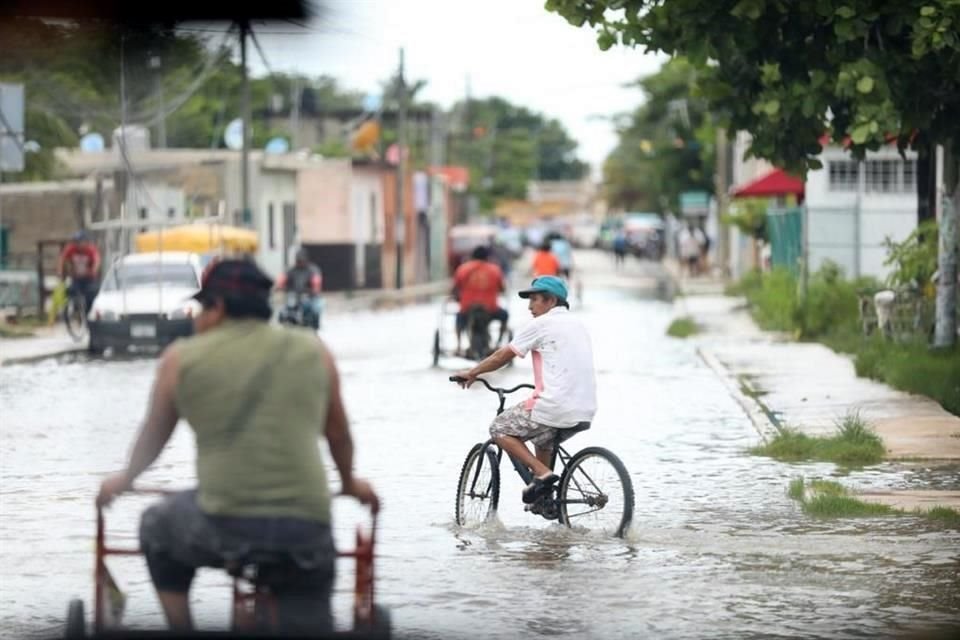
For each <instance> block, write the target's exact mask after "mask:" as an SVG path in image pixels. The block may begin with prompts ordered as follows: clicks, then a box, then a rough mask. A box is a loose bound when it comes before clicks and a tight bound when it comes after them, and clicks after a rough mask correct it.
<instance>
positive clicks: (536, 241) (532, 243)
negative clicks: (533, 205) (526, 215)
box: [523, 223, 550, 247]
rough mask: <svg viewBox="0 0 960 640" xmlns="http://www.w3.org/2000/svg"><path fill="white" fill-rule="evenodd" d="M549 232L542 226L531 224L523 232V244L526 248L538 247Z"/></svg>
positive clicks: (547, 228) (548, 229)
mask: <svg viewBox="0 0 960 640" xmlns="http://www.w3.org/2000/svg"><path fill="white" fill-rule="evenodd" d="M549 232H550V228H549V227H547V226H546V225H544V224H537V223H534V224H531V225H529V226H528V227H527V228H526V229H524V230H523V243H524V244H525V245H527V246H528V247H539V246H540V245H542V244H543V241H544V239H545V238H546V237H547V233H549Z"/></svg>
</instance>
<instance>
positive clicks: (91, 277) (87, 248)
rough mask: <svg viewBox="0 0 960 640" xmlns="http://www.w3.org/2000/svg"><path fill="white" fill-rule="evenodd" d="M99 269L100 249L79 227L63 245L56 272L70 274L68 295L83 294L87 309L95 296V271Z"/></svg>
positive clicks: (62, 275)
mask: <svg viewBox="0 0 960 640" xmlns="http://www.w3.org/2000/svg"><path fill="white" fill-rule="evenodd" d="M99 271H100V251H98V250H97V246H96V245H95V244H93V242H91V241H90V236H88V235H87V232H86V231H84V230H83V229H81V230H80V231H77V232H76V233H75V234H73V238H72V239H71V240H70V242H68V243H67V246H66V247H64V249H63V253H61V254H60V263H59V264H58V265H57V272H58V273H59V275H60V277H61V278H64V277H66V276H67V275H69V276H70V278H71V280H72V282H71V284H70V295H74V293H76V292H78V291H79V292H80V293H82V294H83V297H84V299H85V300H86V302H87V309H89V308H90V307H91V306H92V305H93V299H94V298H95V297H97V273H99Z"/></svg>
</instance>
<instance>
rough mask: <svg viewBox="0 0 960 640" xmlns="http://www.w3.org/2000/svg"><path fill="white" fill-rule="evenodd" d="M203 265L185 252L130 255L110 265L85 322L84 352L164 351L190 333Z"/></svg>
mask: <svg viewBox="0 0 960 640" xmlns="http://www.w3.org/2000/svg"><path fill="white" fill-rule="evenodd" d="M202 272H203V261H202V259H201V257H200V255H199V254H196V253H191V252H186V251H164V252H162V253H160V252H149V253H134V254H130V255H127V256H124V257H122V258H120V259H118V260H117V261H116V262H114V263H113V265H111V267H110V270H109V271H108V272H107V275H106V277H105V278H104V279H103V283H102V284H101V286H100V292H99V293H98V294H97V297H96V298H95V299H94V301H93V306H92V307H91V308H90V312H89V315H88V316H87V325H88V326H89V329H90V342H89V347H88V348H89V351H90V352H91V353H102V352H103V351H104V350H105V349H107V348H109V347H112V348H114V349H118V350H119V349H127V348H128V347H131V346H156V347H163V346H166V345H167V344H169V343H170V342H173V341H174V340H175V339H176V338H179V337H181V336H188V335H190V334H192V333H193V318H194V316H195V315H197V314H198V313H199V312H200V303H198V302H197V301H196V300H193V299H192V298H191V297H190V296H192V295H193V294H195V293H196V292H197V291H198V290H199V289H200V280H201V276H202Z"/></svg>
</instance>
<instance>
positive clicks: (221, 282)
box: [192, 259, 273, 303]
mask: <svg viewBox="0 0 960 640" xmlns="http://www.w3.org/2000/svg"><path fill="white" fill-rule="evenodd" d="M272 289H273V280H271V279H270V276H268V275H267V274H265V273H264V272H263V271H261V270H260V267H258V266H257V263H256V262H254V261H253V260H235V259H234V260H219V261H216V262H212V263H210V265H209V266H208V267H207V269H206V271H205V272H204V274H203V282H202V283H201V284H200V291H197V292H196V293H195V294H193V296H192V297H193V299H194V300H197V301H199V302H201V303H203V302H206V301H209V300H211V299H212V298H213V297H214V296H229V297H234V298H245V297H253V298H263V299H267V298H269V297H270V291H271V290H272Z"/></svg>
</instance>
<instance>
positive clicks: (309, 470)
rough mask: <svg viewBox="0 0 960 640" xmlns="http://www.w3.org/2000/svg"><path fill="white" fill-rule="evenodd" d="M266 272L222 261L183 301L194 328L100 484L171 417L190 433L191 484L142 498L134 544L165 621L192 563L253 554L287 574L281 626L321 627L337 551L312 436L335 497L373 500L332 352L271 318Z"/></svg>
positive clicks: (144, 460) (117, 479)
mask: <svg viewBox="0 0 960 640" xmlns="http://www.w3.org/2000/svg"><path fill="white" fill-rule="evenodd" d="M272 285H273V282H272V281H271V280H270V278H269V277H267V276H266V275H265V274H264V273H263V272H262V271H260V269H259V268H258V267H257V266H256V264H254V263H253V262H251V261H247V260H224V261H222V262H218V263H214V265H213V266H212V267H210V268H208V270H207V273H206V274H205V275H204V278H203V283H202V285H201V289H200V291H199V292H197V293H196V294H195V295H194V298H195V299H196V300H197V301H198V302H200V304H201V305H202V310H201V312H200V313H199V315H197V316H196V318H195V319H194V325H195V328H196V335H194V336H192V337H190V338H186V339H182V340H178V341H177V342H175V343H174V344H172V345H171V346H170V347H168V348H167V349H166V351H164V353H163V355H162V356H161V358H160V364H159V366H158V370H157V377H156V380H155V381H154V384H153V391H152V398H151V401H150V407H149V409H148V412H147V416H146V419H145V421H144V423H143V427H142V428H141V430H140V433H139V434H138V435H137V437H136V440H135V441H134V444H133V450H132V452H131V454H130V460H129V463H128V465H127V468H126V469H125V470H124V471H121V472H119V473H116V474H114V475H111V476H109V477H108V478H107V479H105V480H104V481H103V483H102V484H101V486H100V492H99V495H98V496H97V503H98V504H99V505H100V506H106V505H108V504H109V503H110V502H111V501H112V499H113V498H114V496H116V495H117V494H119V493H122V492H124V491H127V490H129V489H130V488H131V487H132V486H133V483H134V481H135V480H136V479H137V477H138V476H139V475H140V474H141V473H143V472H144V471H145V470H146V469H147V468H148V467H149V466H150V465H151V464H152V463H153V462H154V460H156V459H157V456H159V455H160V452H161V451H162V450H163V447H164V446H165V445H166V443H167V442H168V441H169V440H170V437H171V435H172V434H173V431H174V429H175V427H176V425H177V422H178V421H179V419H180V418H181V417H182V418H184V419H185V420H186V421H187V422H188V423H189V424H190V427H191V428H192V429H193V431H194V435H195V436H196V447H197V461H196V467H197V485H198V486H197V489H196V490H194V491H184V492H180V493H175V494H173V495H170V496H168V497H167V498H165V499H164V500H162V501H161V502H159V503H157V504H154V505H153V506H151V507H149V508H148V509H147V510H146V511H145V512H144V514H143V518H142V520H141V523H140V546H141V549H142V550H143V553H144V556H145V558H146V561H147V568H148V569H149V571H150V578H151V580H152V581H153V584H154V587H155V588H156V590H157V595H158V597H159V599H160V604H161V605H162V607H163V611H164V613H165V614H166V618H167V621H168V623H169V625H170V627H171V628H172V629H174V630H175V631H181V632H183V631H189V630H190V629H191V628H192V626H193V623H192V619H191V615H190V606H189V599H188V594H189V590H190V585H191V583H192V581H193V578H194V574H195V572H196V570H197V568H199V567H224V566H226V565H227V564H229V563H231V562H236V561H238V559H240V558H242V557H243V556H245V555H247V554H249V553H252V552H257V553H260V552H262V553H265V554H269V555H275V556H277V557H278V558H280V559H281V560H280V561H281V562H283V563H284V564H285V565H286V566H289V569H290V571H291V580H290V581H289V582H287V583H285V585H284V586H283V587H282V589H280V588H278V590H277V592H276V594H275V595H276V596H277V605H278V609H279V622H280V625H281V629H283V630H285V631H293V632H300V633H302V632H312V633H327V632H329V631H330V630H331V626H332V618H331V613H330V593H331V589H332V586H333V578H334V560H335V557H336V551H335V549H334V546H333V537H332V534H331V529H330V497H331V495H330V490H329V488H328V486H327V478H326V471H325V467H324V463H323V459H322V458H321V455H320V448H319V446H318V444H319V443H318V438H320V437H325V438H326V440H327V442H328V444H329V445H330V452H331V454H332V458H333V461H334V464H335V465H336V467H337V470H338V471H339V473H340V480H341V491H342V493H344V494H346V495H350V496H354V497H355V498H357V499H358V500H359V501H360V502H362V503H364V504H368V505H370V506H371V508H372V509H374V510H376V509H377V508H378V505H379V502H378V498H377V495H376V493H375V492H374V490H373V489H372V488H371V486H370V485H369V484H368V483H367V482H366V481H364V480H361V479H360V478H357V477H356V476H354V475H353V441H352V439H351V436H350V429H349V427H348V424H347V417H346V412H345V411H344V407H343V401H342V399H341V396H340V379H339V376H338V373H337V368H336V365H335V364H334V360H333V356H331V355H330V352H329V351H328V350H327V348H326V346H324V344H323V342H322V341H320V340H319V339H318V338H317V337H316V335H315V334H312V333H311V332H309V331H306V330H302V329H299V328H287V327H282V326H276V325H271V324H270V322H269V320H270V317H271V309H270V303H269V296H270V290H271V287H272Z"/></svg>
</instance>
